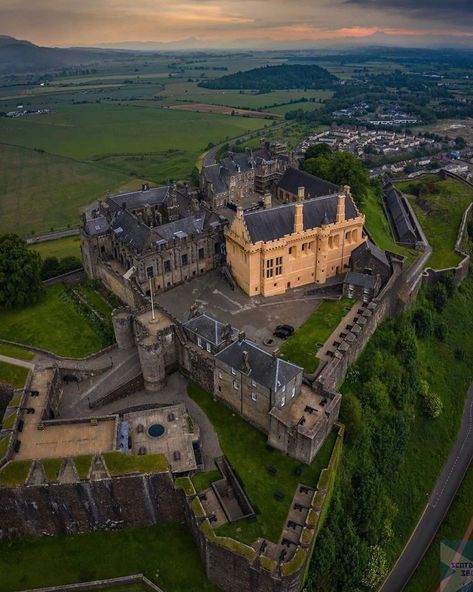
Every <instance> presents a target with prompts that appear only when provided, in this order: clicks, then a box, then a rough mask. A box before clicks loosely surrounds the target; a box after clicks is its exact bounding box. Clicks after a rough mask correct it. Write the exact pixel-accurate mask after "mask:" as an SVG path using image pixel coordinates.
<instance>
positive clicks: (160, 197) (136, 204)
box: [107, 185, 171, 210]
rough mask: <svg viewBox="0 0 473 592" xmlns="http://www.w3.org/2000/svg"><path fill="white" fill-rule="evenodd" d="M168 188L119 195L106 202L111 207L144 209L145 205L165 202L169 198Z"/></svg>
mask: <svg viewBox="0 0 473 592" xmlns="http://www.w3.org/2000/svg"><path fill="white" fill-rule="evenodd" d="M170 189H171V188H170V186H169V185H164V186H163V187H154V188H153V189H147V190H145V191H133V192H131V193H119V194H117V195H112V196H111V197H109V198H108V200H107V201H108V202H109V203H111V204H112V205H114V206H116V207H119V208H123V206H125V208H126V209H130V210H135V209H137V208H144V207H145V206H146V205H150V206H154V205H159V204H161V203H163V202H164V201H166V199H167V198H168V197H169V193H170Z"/></svg>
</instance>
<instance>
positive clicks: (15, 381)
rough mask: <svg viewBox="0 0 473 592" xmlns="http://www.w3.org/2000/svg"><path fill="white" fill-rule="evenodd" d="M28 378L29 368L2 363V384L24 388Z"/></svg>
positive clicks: (0, 380) (0, 371)
mask: <svg viewBox="0 0 473 592" xmlns="http://www.w3.org/2000/svg"><path fill="white" fill-rule="evenodd" d="M27 376H28V369H27V368H22V367H21V366H14V365H13V364H7V363H6V362H0V382H6V383H7V384H10V385H11V386H13V387H14V388H22V387H23V385H24V384H25V380H26V377H27Z"/></svg>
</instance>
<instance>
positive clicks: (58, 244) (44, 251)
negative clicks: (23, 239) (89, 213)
mask: <svg viewBox="0 0 473 592" xmlns="http://www.w3.org/2000/svg"><path fill="white" fill-rule="evenodd" d="M78 223H79V220H77V224H78ZM29 248H30V249H33V250H35V251H37V252H38V253H39V254H40V255H41V257H42V258H43V259H46V258H47V257H57V258H58V259H61V258H62V257H78V258H79V259H80V258H81V252H80V237H79V236H68V237H66V238H59V239H57V240H52V241H45V242H43V243H35V244H33V245H30V247H29Z"/></svg>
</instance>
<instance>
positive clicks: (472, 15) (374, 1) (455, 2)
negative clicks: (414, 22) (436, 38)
mask: <svg viewBox="0 0 473 592" xmlns="http://www.w3.org/2000/svg"><path fill="white" fill-rule="evenodd" d="M345 3H346V4H348V5H352V6H358V7H361V8H369V9H371V10H375V11H377V12H386V11H387V12H388V13H391V14H392V13H395V14H405V15H407V16H409V17H411V18H413V19H420V18H422V19H426V20H427V21H430V22H435V21H444V22H445V21H447V22H451V23H458V24H462V25H465V19H466V20H467V21H468V22H469V21H471V20H473V1H472V0H449V1H447V0H346V2H345Z"/></svg>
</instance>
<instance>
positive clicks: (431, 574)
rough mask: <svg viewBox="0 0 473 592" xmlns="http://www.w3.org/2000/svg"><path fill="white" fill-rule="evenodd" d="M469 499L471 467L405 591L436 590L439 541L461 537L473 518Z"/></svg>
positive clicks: (471, 496)
mask: <svg viewBox="0 0 473 592" xmlns="http://www.w3.org/2000/svg"><path fill="white" fill-rule="evenodd" d="M471 500H473V467H472V468H470V469H469V470H468V472H467V474H466V476H465V479H464V481H463V483H462V484H461V486H460V489H459V490H458V493H457V495H456V496H455V499H454V500H453V504H452V506H451V507H450V510H449V511H448V514H447V516H446V518H445V520H444V522H443V523H442V526H441V527H440V529H439V531H438V533H437V536H436V537H435V539H434V540H433V542H432V545H431V546H430V548H429V550H428V552H427V554H426V555H425V557H424V559H423V560H422V562H421V564H420V565H419V567H418V568H417V570H416V572H415V574H414V576H413V577H412V579H411V581H410V582H409V584H408V585H407V587H406V592H436V590H437V589H438V586H439V568H440V543H441V542H442V541H443V540H450V541H457V540H458V541H460V540H462V539H463V537H464V534H465V533H466V530H467V528H468V526H469V524H470V522H471V520H472V519H473V509H472V503H471ZM470 544H471V543H470ZM460 561H461V559H460Z"/></svg>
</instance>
